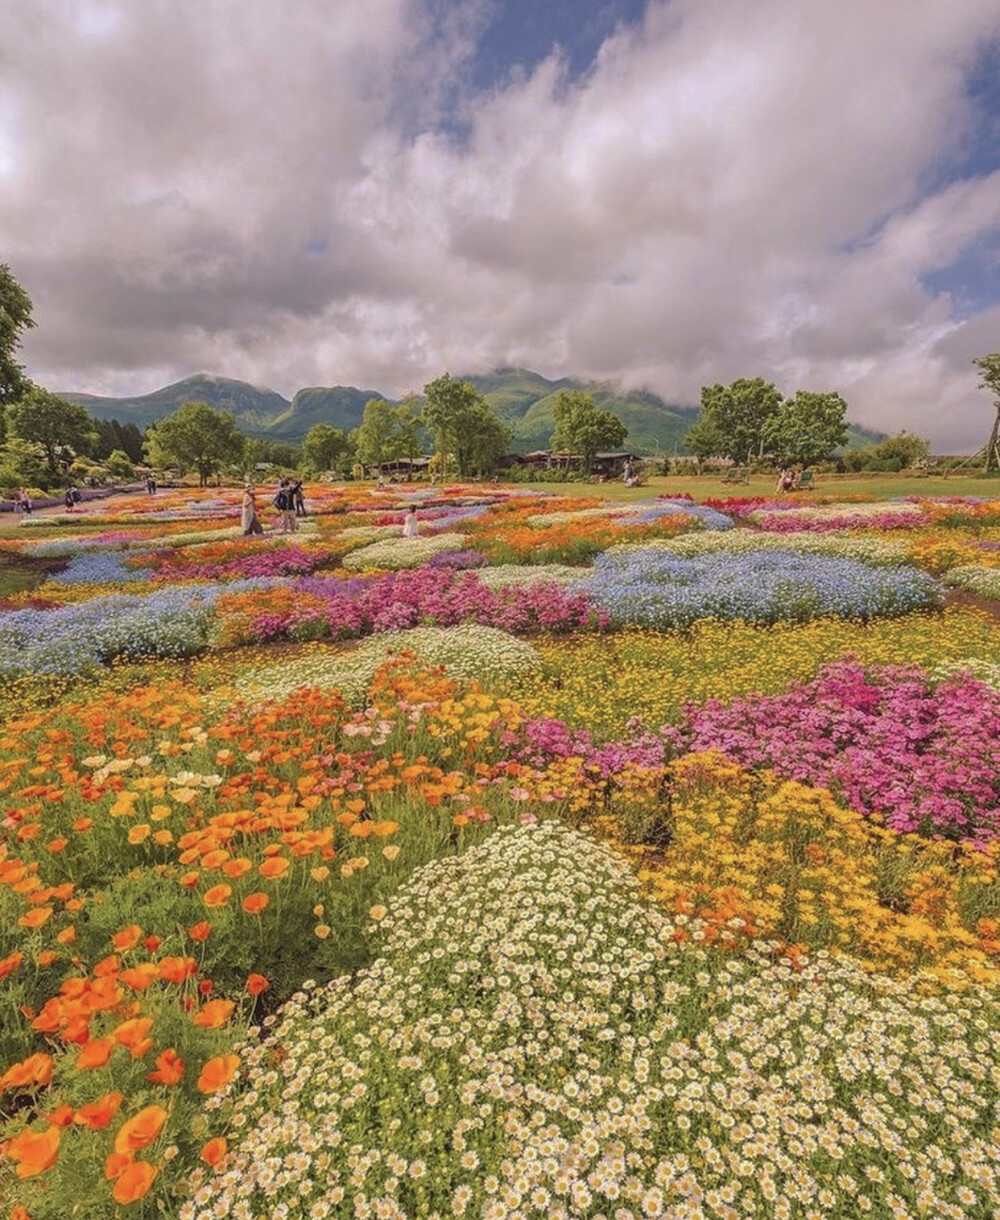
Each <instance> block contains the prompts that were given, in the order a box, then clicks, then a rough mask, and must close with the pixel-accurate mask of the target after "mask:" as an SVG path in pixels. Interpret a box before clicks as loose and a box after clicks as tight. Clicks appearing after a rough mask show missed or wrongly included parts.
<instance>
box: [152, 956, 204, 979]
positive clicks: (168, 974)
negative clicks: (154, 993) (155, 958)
mask: <svg viewBox="0 0 1000 1220" xmlns="http://www.w3.org/2000/svg"><path fill="white" fill-rule="evenodd" d="M157 966H158V968H159V971H160V978H161V979H162V980H163V981H164V982H165V983H177V984H178V986H179V985H180V984H181V983H183V982H184V980H185V979H188V978H190V977H191V975H192V974H196V973H197V971H198V963H197V962H196V961H195V960H194V958H193V957H161V958H160V960H159V962H158V963H157Z"/></svg>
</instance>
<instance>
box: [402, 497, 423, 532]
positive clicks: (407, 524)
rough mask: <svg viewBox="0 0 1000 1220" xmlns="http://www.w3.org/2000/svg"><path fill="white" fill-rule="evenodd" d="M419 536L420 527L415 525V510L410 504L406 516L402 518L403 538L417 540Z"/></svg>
mask: <svg viewBox="0 0 1000 1220" xmlns="http://www.w3.org/2000/svg"><path fill="white" fill-rule="evenodd" d="M419 536H420V527H419V526H418V525H417V510H416V509H415V508H414V507H413V505H412V504H411V505H410V507H409V508H408V509H407V510H406V516H405V517H404V518H403V537H404V538H418V537H419Z"/></svg>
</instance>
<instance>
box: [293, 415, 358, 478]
mask: <svg viewBox="0 0 1000 1220" xmlns="http://www.w3.org/2000/svg"><path fill="white" fill-rule="evenodd" d="M349 448H350V446H349V444H348V442H347V437H346V435H345V434H344V433H343V432H342V431H341V429H340V428H334V427H333V426H332V425H331V424H314V425H313V426H312V427H311V428H310V429H309V431H308V432H307V433H306V436H305V440H304V441H303V442H302V460H303V462H304V463H305V466H306V468H307V469H308V470H309V471H310V473H312V474H320V473H321V472H322V471H324V470H333V468H334V467H335V466H336V464H337V459H338V458H342V457H343V456H344V455H345V454H346V453H347V452H348V450H349Z"/></svg>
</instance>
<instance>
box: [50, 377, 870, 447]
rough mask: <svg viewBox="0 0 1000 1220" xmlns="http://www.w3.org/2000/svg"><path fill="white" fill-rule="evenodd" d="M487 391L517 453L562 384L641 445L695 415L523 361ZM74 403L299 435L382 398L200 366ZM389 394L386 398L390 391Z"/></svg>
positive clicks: (541, 435)
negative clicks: (126, 392)
mask: <svg viewBox="0 0 1000 1220" xmlns="http://www.w3.org/2000/svg"><path fill="white" fill-rule="evenodd" d="M464 379H465V380H467V381H471V382H472V384H473V385H474V386H475V387H476V388H477V389H478V390H479V391H480V393H481V394H482V395H483V396H484V397H485V398H486V400H487V402H489V403H490V405H491V406H492V407H493V408H494V410H495V411H496V412H497V414H498V415H500V417H501V418H502V419H503V420H505V421H506V423H507V424H508V425H509V426H510V427H511V429H512V430H513V433H514V441H513V447H514V449H515V450H517V451H519V452H521V453H527V452H530V451H531V450H532V449H547V448H548V445H549V439H550V437H551V435H552V430H553V428H554V427H555V421H554V419H553V408H554V406H555V401H556V396H557V394H558V393H559V391H560V390H585V391H586V392H587V393H589V394H590V395H591V396H592V397H593V399H594V402H595V403H596V405H597V406H599V407H601V408H603V409H605V410H608V411H612V412H613V413H614V414H615V415H617V416H618V417H619V418H620V419H621V420H622V422H623V423H624V424H625V426H626V427H627V428H628V440H627V442H626V444H627V445H628V446H629V448H632V449H636V450H638V451H640V452H643V453H662V454H664V455H670V454H673V453H679V454H683V453H684V452H685V449H684V435H685V433H686V432H687V430H688V428H690V427H691V425H692V424H693V423H694V421H695V420H696V419H697V418H698V414H699V408H698V407H694V406H685V405H681V404H671V403H667V402H665V401H664V400H663V399H662V398H660V397H659V395H657V394H654V393H652V392H651V391H649V390H622V389H620V388H618V387H616V386H613V385H611V384H610V383H607V382H597V381H582V380H578V379H577V378H572V377H562V378H560V379H558V380H555V381H550V380H549V379H548V378H547V377H542V376H541V374H539V373H533V372H531V371H530V370H529V369H517V368H503V369H495V370H494V371H493V372H492V373H484V374H479V373H476V374H470V375H467V376H466V377H465V378H464ZM62 397H63V398H66V399H69V401H70V402H77V403H80V404H81V405H82V406H84V407H86V409H87V410H88V411H89V412H90V413H91V415H93V416H95V417H96V418H97V419H117V420H120V421H121V422H122V423H128V422H130V421H131V422H132V423H135V424H137V425H138V426H139V427H140V428H145V427H146V426H147V425H148V424H151V423H155V422H156V420H158V419H163V418H164V417H165V416H167V415H170V414H171V413H172V412H173V411H176V410H177V408H178V407H179V406H180V405H181V404H182V403H185V402H189V401H196V402H207V403H208V404H209V406H211V407H215V408H216V409H217V410H222V411H229V412H230V413H231V414H232V415H233V417H234V418H235V420H236V423H237V425H238V426H239V428H240V429H241V430H242V431H243V432H245V433H247V434H248V435H249V436H256V437H261V438H264V439H266V440H276V441H278V440H280V441H290V442H292V443H298V442H300V441H301V440H302V439H303V437H304V436H305V434H306V433H307V432H308V431H309V429H310V428H311V427H312V426H313V425H314V424H330V425H332V426H333V427H335V428H343V429H345V430H349V429H351V428H356V427H357V426H358V425H359V424H360V423H361V419H362V416H363V415H364V409H365V403H366V402H367V401H368V400H369V399H370V398H380V399H381V398H385V395H383V394H380V393H379V392H378V391H377V390H359V389H357V388H355V387H354V386H329V387H326V386H313V387H310V388H308V389H303V390H299V391H298V393H296V395H295V397H294V398H293V399H292V400H291V401H290V402H289V400H288V399H287V398H284V397H282V395H281V394H278V393H276V392H275V391H274V390H269V389H266V388H262V387H260V386H254V385H250V384H249V383H248V382H246V381H236V380H234V379H232V378H229V377H212V376H210V375H209V374H207V373H198V374H196V375H195V376H193V377H185V378H184V380H183V381H177V382H174V384H173V385H168V386H164V387H163V389H161V390H155V391H154V392H153V393H152V394H143V395H141V396H139V397H134V398H103V397H99V396H97V395H94V394H81V393H77V392H72V391H71V392H69V393H63V394H62ZM388 401H392V400H391V399H390V400H388ZM883 439H884V433H881V432H872V431H871V430H869V429H867V428H862V427H860V426H859V425H851V438H850V440H849V442H848V444H849V445H850V446H852V447H856V448H867V447H868V446H871V445H874V444H877V443H878V442H879V441H880V440H883Z"/></svg>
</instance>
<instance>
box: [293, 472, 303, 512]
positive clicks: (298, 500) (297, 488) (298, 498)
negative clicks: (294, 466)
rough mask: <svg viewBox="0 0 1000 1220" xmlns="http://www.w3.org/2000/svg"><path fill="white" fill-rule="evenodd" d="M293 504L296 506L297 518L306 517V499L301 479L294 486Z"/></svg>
mask: <svg viewBox="0 0 1000 1220" xmlns="http://www.w3.org/2000/svg"><path fill="white" fill-rule="evenodd" d="M292 503H293V504H294V505H295V515H296V517H304V516H305V515H306V497H305V492H304V491H303V490H302V480H301V479H299V480H298V482H296V483H294V484H293V486H292Z"/></svg>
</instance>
